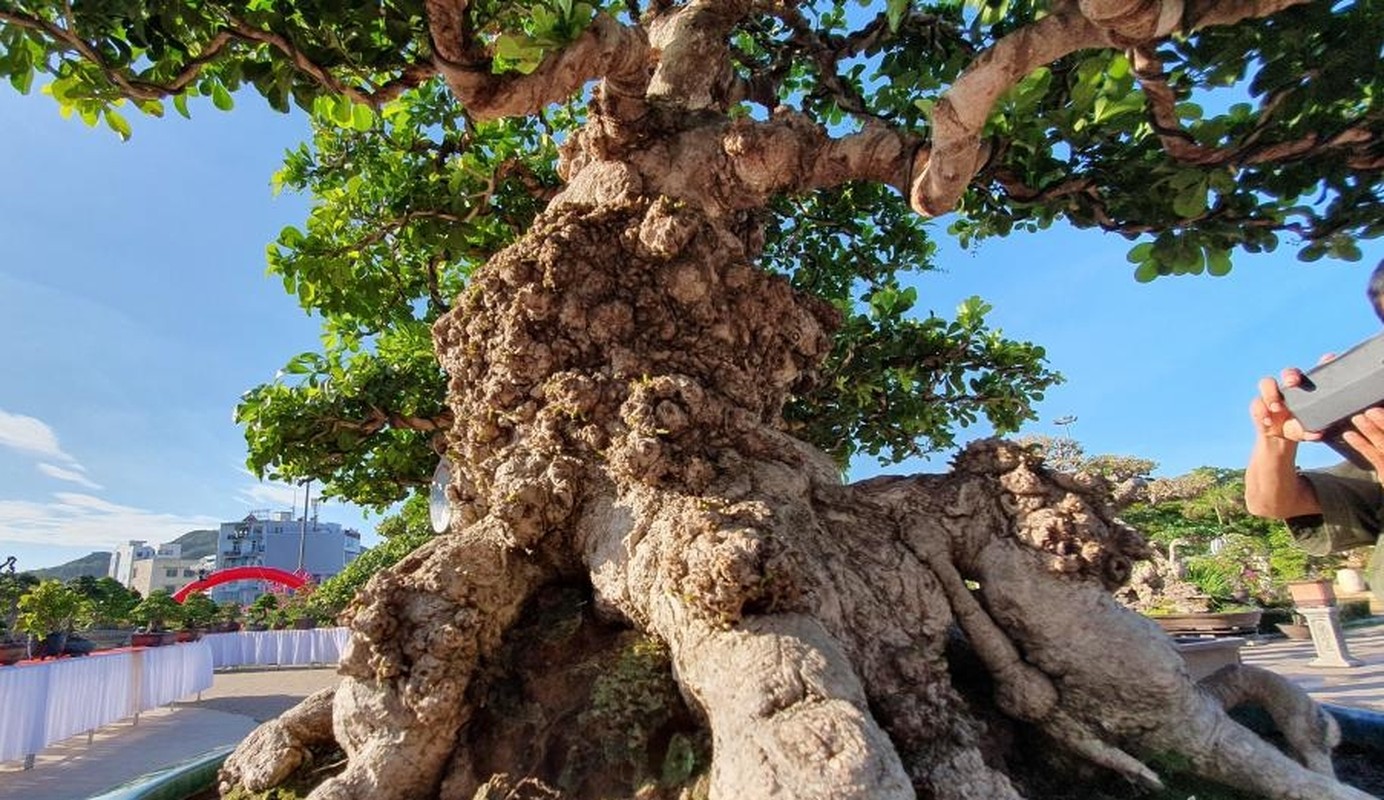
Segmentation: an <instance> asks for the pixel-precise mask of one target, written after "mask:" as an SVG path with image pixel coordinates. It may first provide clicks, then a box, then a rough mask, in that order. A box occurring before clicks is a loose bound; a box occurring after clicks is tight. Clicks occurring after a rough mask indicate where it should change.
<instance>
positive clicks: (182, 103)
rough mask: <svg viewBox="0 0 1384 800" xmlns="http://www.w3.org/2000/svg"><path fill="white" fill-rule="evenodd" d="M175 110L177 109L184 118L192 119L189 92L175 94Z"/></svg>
mask: <svg viewBox="0 0 1384 800" xmlns="http://www.w3.org/2000/svg"><path fill="white" fill-rule="evenodd" d="M173 110H174V111H177V112H178V113H179V114H180V115H182V117H183V118H184V119H192V115H191V114H189V113H188V110H187V94H186V93H183V94H175V95H173Z"/></svg>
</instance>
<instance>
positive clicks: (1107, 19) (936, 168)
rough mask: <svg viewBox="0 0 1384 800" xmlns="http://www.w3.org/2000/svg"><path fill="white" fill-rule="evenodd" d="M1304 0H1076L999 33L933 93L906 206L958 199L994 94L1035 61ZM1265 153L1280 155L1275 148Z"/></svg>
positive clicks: (975, 160) (1146, 39)
mask: <svg viewBox="0 0 1384 800" xmlns="http://www.w3.org/2000/svg"><path fill="white" fill-rule="evenodd" d="M1303 2H1307V0H1230V1H1229V2H1215V0H1201V2H1196V3H1192V4H1190V5H1187V6H1184V5H1183V0H1161V2H1160V0H1082V1H1081V2H1080V4H1079V5H1078V6H1074V5H1071V4H1065V5H1059V6H1057V7H1056V8H1054V10H1053V13H1052V14H1051V15H1050V16H1047V17H1044V18H1043V19H1040V20H1038V21H1036V22H1034V23H1031V24H1029V25H1026V26H1024V27H1023V28H1020V29H1019V30H1017V31H1014V32H1013V33H1011V34H1009V35H1008V36H1005V37H1004V38H1002V39H1000V40H999V41H998V42H996V43H995V45H994V46H993V47H991V48H990V49H989V50H986V51H985V52H984V53H982V54H981V55H980V56H978V57H977V58H976V59H975V60H974V61H973V62H971V65H970V66H969V67H967V68H966V70H965V71H964V72H963V73H962V74H961V77H959V78H958V79H957V81H956V83H955V84H953V85H952V87H951V88H950V89H949V90H948V91H947V92H946V93H945V94H944V95H943V96H942V99H941V100H940V101H938V103H937V106H936V109H935V111H934V114H933V139H932V150H931V153H930V158H929V159H928V160H927V162H926V164H920V165H919V166H921V167H922V169H921V172H920V173H919V176H918V179H917V180H916V181H915V182H914V184H913V186H912V190H911V192H910V200H911V202H912V204H913V208H914V209H915V210H916V211H918V213H920V214H925V215H928V216H936V215H938V214H942V213H945V212H947V211H950V210H951V209H952V208H954V207H955V206H956V203H957V202H958V201H959V200H960V199H961V195H962V193H963V192H964V191H965V189H966V185H967V184H968V183H969V182H970V181H971V179H972V178H973V177H975V174H976V172H977V171H978V170H979V169H980V166H981V163H982V161H983V159H984V148H982V146H981V143H980V133H981V130H982V128H983V127H984V125H985V120H986V118H987V117H989V115H990V111H991V109H993V108H994V104H995V102H996V101H997V100H998V99H999V98H1000V96H1001V95H1003V94H1004V93H1005V92H1006V91H1008V90H1009V89H1010V88H1011V87H1013V86H1014V85H1015V84H1017V83H1018V82H1019V81H1020V80H1022V79H1023V78H1024V76H1026V75H1028V74H1029V73H1031V72H1032V71H1033V70H1034V69H1037V68H1038V67H1040V66H1042V65H1044V64H1048V63H1051V62H1053V61H1055V60H1057V59H1059V58H1061V57H1063V56H1065V55H1068V54H1069V53H1072V52H1075V51H1076V50H1081V49H1084V48H1088V47H1109V46H1124V47H1135V46H1138V45H1141V44H1147V43H1151V42H1154V41H1156V40H1158V39H1161V38H1163V37H1165V36H1167V35H1169V34H1171V33H1173V32H1174V31H1177V30H1181V31H1184V32H1190V31H1192V30H1195V29H1197V28H1204V27H1208V26H1212V25H1228V24H1232V23H1235V22H1239V21H1240V20H1243V19H1247V18H1250V17H1262V16H1268V15H1270V14H1274V13H1277V12H1278V11H1281V10H1283V9H1285V8H1288V7H1290V6H1294V5H1298V4H1299V3H1303ZM1265 157H1266V160H1273V159H1274V158H1281V157H1282V154H1276V155H1273V156H1269V155H1268V154H1265Z"/></svg>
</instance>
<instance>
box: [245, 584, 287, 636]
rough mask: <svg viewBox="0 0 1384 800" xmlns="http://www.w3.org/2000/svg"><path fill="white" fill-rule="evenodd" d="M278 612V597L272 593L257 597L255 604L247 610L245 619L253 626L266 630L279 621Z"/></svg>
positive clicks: (251, 604)
mask: <svg viewBox="0 0 1384 800" xmlns="http://www.w3.org/2000/svg"><path fill="white" fill-rule="evenodd" d="M278 610H279V598H278V596H277V595H275V594H273V593H272V592H266V593H264V594H262V595H260V596H259V597H256V598H255V599H254V602H252V603H250V605H249V607H248V608H246V609H245V619H246V621H247V622H249V623H250V625H251V626H254V627H259V628H266V627H268V626H270V625H271V624H273V623H274V622H275V621H277V613H278Z"/></svg>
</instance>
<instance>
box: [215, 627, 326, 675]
mask: <svg viewBox="0 0 1384 800" xmlns="http://www.w3.org/2000/svg"><path fill="white" fill-rule="evenodd" d="M347 636H348V631H347V629H346V628H313V629H312V630H305V631H300V630H283V631H236V632H234V633H209V634H207V635H205V636H203V637H202V641H203V642H206V643H207V645H208V646H210V647H211V657H212V664H213V665H214V666H215V667H216V668H218V669H220V668H221V667H242V666H251V665H262V666H267V665H270V664H281V665H290V664H335V663H337V662H338V661H340V660H341V651H342V650H343V649H345V647H346V638H347Z"/></svg>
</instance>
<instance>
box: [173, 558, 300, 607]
mask: <svg viewBox="0 0 1384 800" xmlns="http://www.w3.org/2000/svg"><path fill="white" fill-rule="evenodd" d="M231 581H269V582H271V583H277V584H280V585H283V586H287V587H288V588H290V589H301V588H303V587H304V586H306V585H307V579H306V578H304V577H303V576H302V575H295V574H293V573H292V572H285V571H284V570H281V569H276V568H274V567H231V568H230V569H223V570H217V571H216V572H213V573H212V574H210V575H208V576H207V577H205V578H202V579H201V580H195V581H193V582H192V583H189V584H188V585H186V586H184V587H183V588H181V589H179V590H178V591H177V592H175V593H174V594H173V599H174V600H177V601H178V602H179V603H181V602H183V600H185V599H187V596H188V595H190V594H192V593H193V592H200V591H202V590H203V589H210V588H211V587H213V586H220V585H221V584H223V583H230V582H231Z"/></svg>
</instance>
